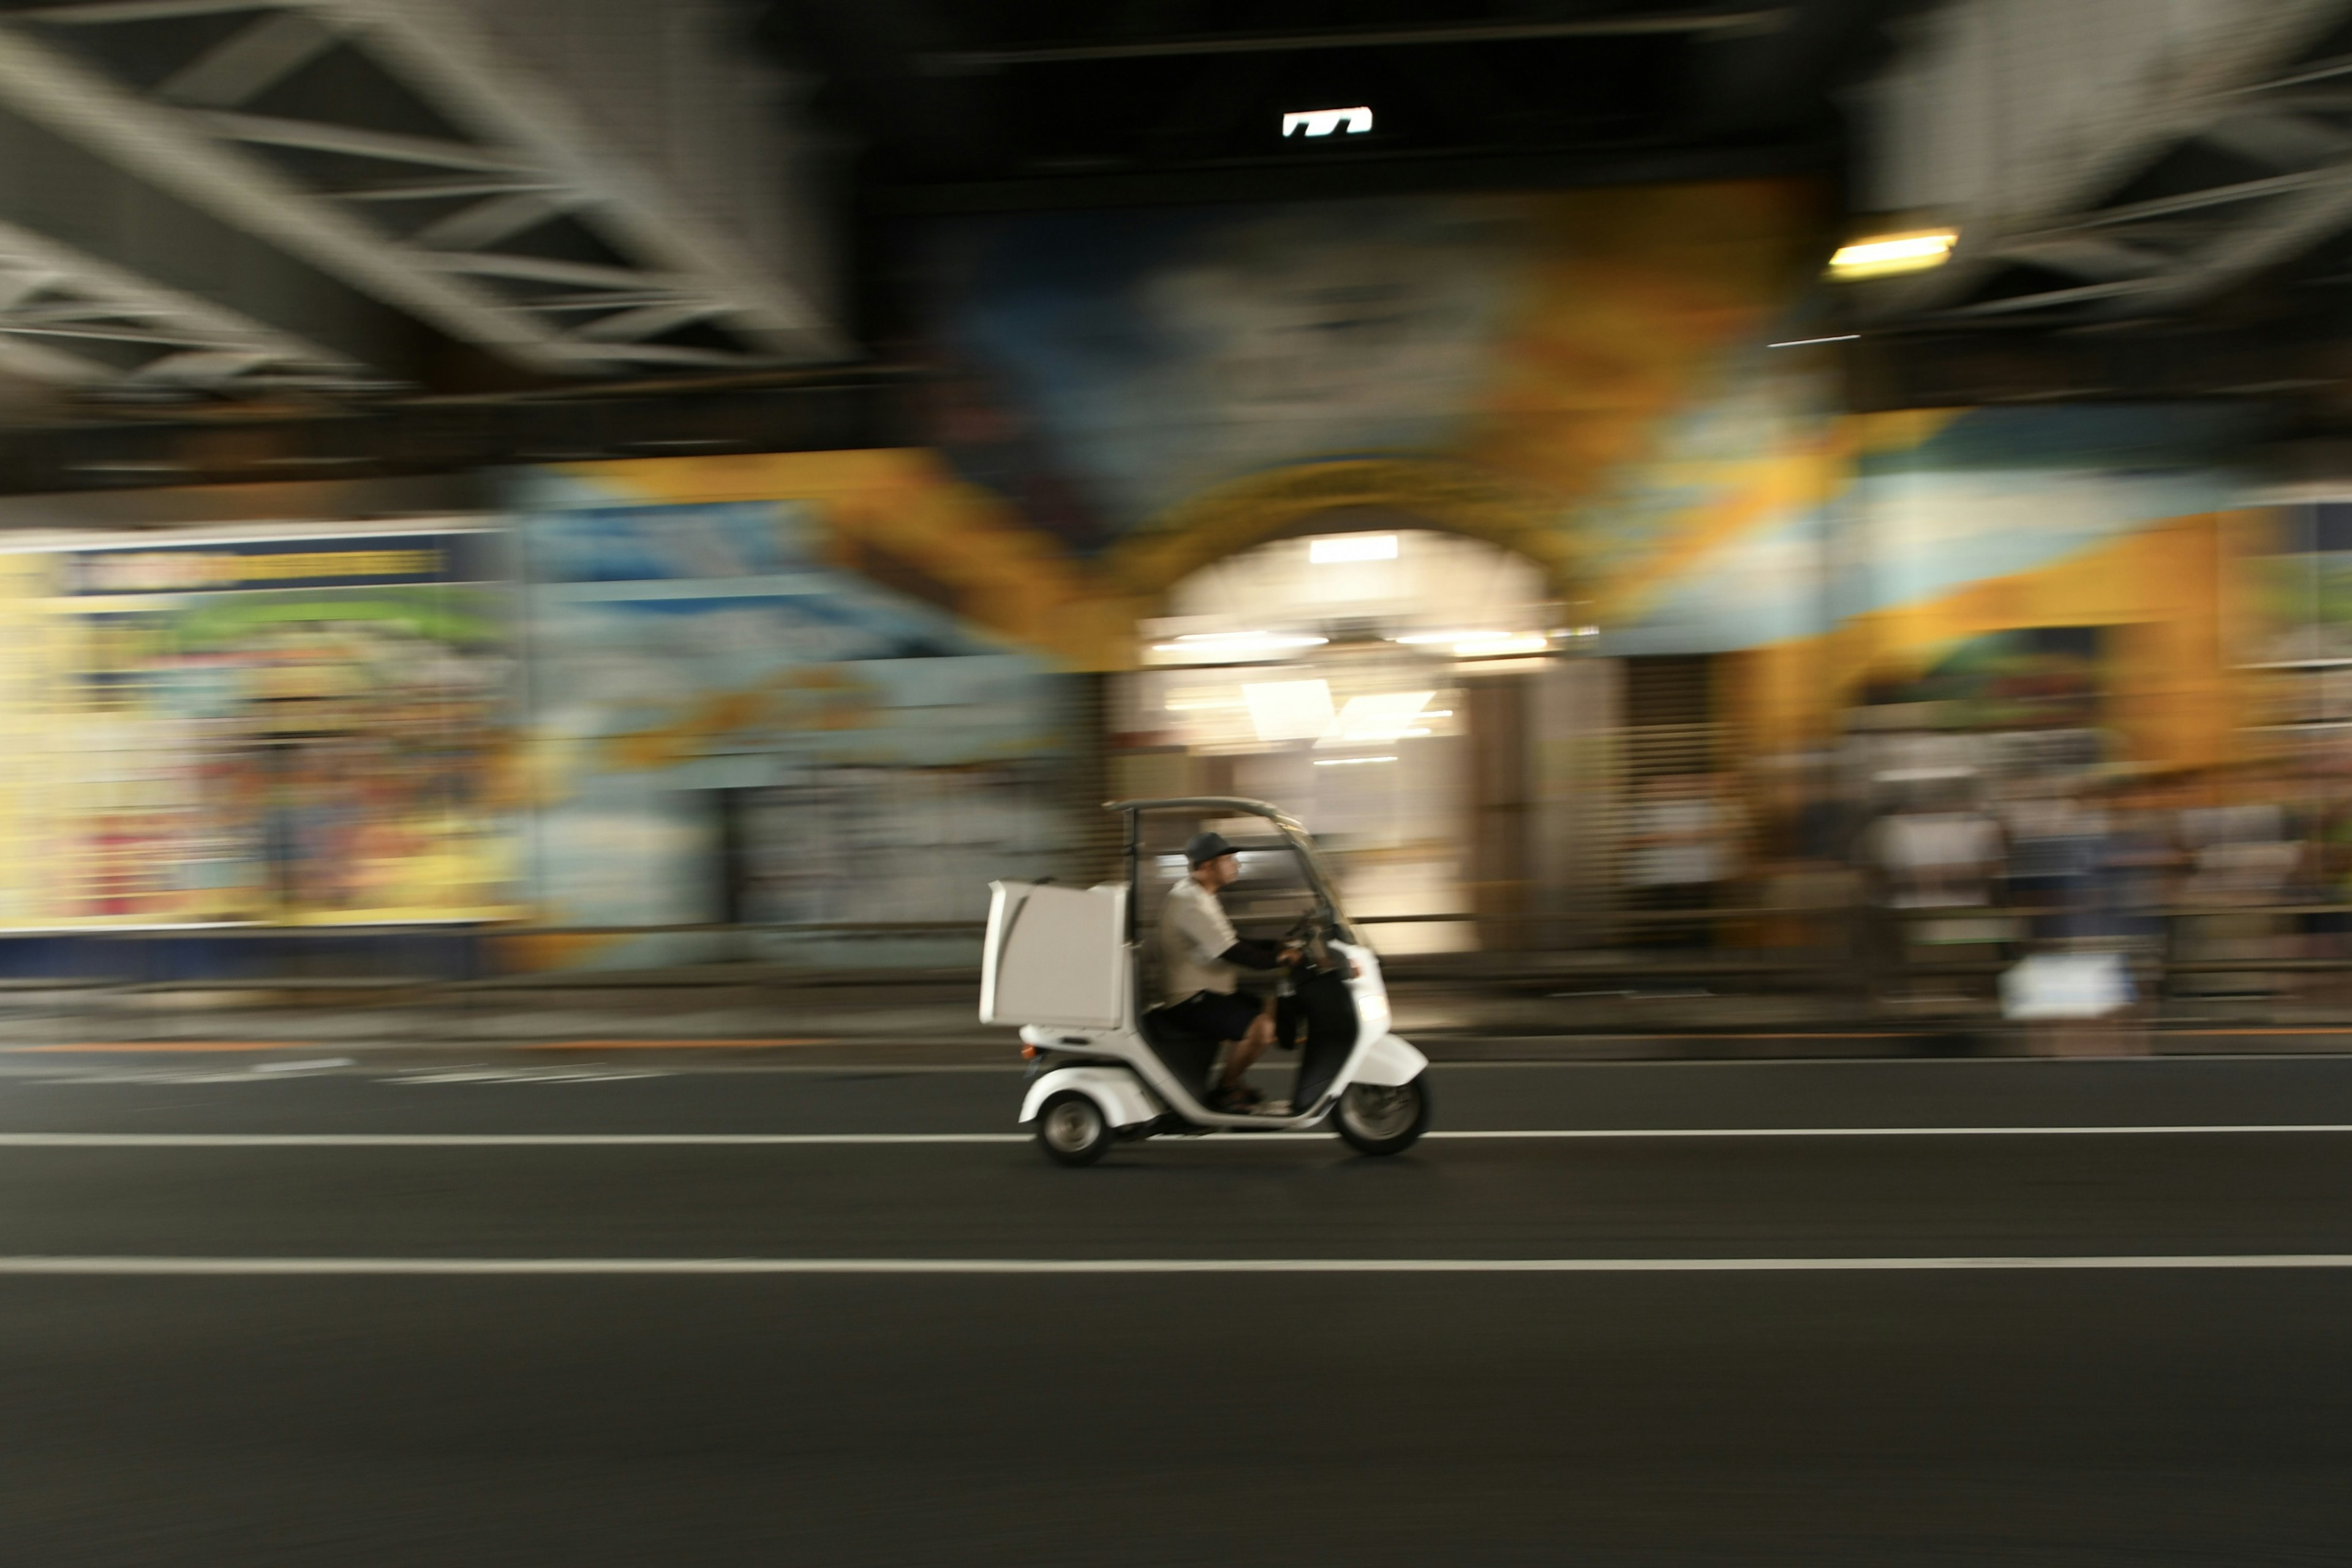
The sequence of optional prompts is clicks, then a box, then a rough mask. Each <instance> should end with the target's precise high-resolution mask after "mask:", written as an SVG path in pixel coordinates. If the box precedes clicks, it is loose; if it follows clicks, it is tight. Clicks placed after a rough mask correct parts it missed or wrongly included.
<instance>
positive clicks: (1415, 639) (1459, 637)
mask: <svg viewBox="0 0 2352 1568" xmlns="http://www.w3.org/2000/svg"><path fill="white" fill-rule="evenodd" d="M1501 635H1502V634H1501V633H1499V632H1412V633H1408V634H1407V635H1405V636H1403V637H1391V638H1390V639H1389V640H1390V641H1391V642H1397V643H1402V644H1404V645H1405V646H1406V647H1422V646H1423V645H1424V644H1435V643H1451V642H1462V641H1464V640H1465V639H1467V638H1470V637H1500V636H1501Z"/></svg>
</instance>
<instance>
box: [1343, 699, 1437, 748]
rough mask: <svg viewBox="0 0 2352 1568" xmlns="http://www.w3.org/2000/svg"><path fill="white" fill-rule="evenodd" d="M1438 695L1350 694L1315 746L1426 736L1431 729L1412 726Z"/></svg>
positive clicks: (1358, 743) (1357, 743)
mask: <svg viewBox="0 0 2352 1568" xmlns="http://www.w3.org/2000/svg"><path fill="white" fill-rule="evenodd" d="M1436 695H1437V693H1436V692H1434V691H1381V692H1373V693H1367V694H1366V695H1364V696H1361V697H1350V698H1349V699H1348V704H1347V706H1346V707H1344V708H1342V709H1340V710H1339V717H1338V718H1336V719H1334V720H1333V721H1331V727H1330V730H1329V731H1328V733H1326V734H1325V735H1324V737H1323V739H1322V740H1320V741H1318V742H1316V745H1317V746H1318V748H1319V747H1323V746H1343V745H1348V744H1350V743H1353V744H1356V745H1361V744H1362V743H1363V742H1367V741H1395V740H1400V739H1402V738H1403V737H1404V736H1406V735H1411V734H1423V735H1425V734H1427V733H1429V731H1426V730H1418V731H1417V730H1414V729H1412V728H1411V726H1412V724H1413V723H1415V722H1416V721H1418V720H1419V719H1420V717H1421V712H1422V710H1423V708H1424V707H1426V706H1427V705H1428V703H1429V700H1430V699H1431V698H1433V697H1434V696H1436Z"/></svg>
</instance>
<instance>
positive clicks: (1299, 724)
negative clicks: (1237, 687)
mask: <svg viewBox="0 0 2352 1568" xmlns="http://www.w3.org/2000/svg"><path fill="white" fill-rule="evenodd" d="M1242 696H1243V697H1244V699H1245V700H1247V701H1248V703H1249V711H1250V728H1252V729H1254V730H1255V731H1257V738H1258V739H1259V740H1261V741H1311V740H1314V739H1315V738H1316V737H1317V736H1318V735H1320V734H1322V733H1323V732H1324V731H1326V730H1328V729H1329V728H1330V727H1331V721H1332V719H1333V718H1335V717H1336V714H1335V713H1334V712H1333V710H1332V708H1331V688H1330V687H1329V686H1328V684H1326V683H1325V682H1323V681H1320V680H1261V681H1253V682H1251V683H1249V684H1247V685H1244V687H1243V688H1242Z"/></svg>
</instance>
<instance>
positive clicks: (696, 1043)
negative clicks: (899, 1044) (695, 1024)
mask: <svg viewBox="0 0 2352 1568" xmlns="http://www.w3.org/2000/svg"><path fill="white" fill-rule="evenodd" d="M835 1043H836V1042H835V1041H832V1040H816V1039H808V1040H786V1039H769V1040H531V1041H528V1042H526V1043H524V1044H521V1045H517V1046H512V1047H508V1048H509V1049H511V1050H518V1051H698V1050H706V1049H708V1050H727V1051H742V1050H759V1049H761V1048H763V1047H770V1046H830V1045H834V1044H835Z"/></svg>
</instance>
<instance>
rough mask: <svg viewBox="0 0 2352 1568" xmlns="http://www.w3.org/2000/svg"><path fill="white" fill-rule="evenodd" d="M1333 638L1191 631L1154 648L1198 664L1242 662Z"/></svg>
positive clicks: (1325, 641)
mask: <svg viewBox="0 0 2352 1568" xmlns="http://www.w3.org/2000/svg"><path fill="white" fill-rule="evenodd" d="M1330 640H1331V639H1330V638H1328V637H1306V636H1296V637H1294V636H1288V635H1285V634H1280V633H1276V632H1192V633H1188V634H1186V635H1185V636H1183V637H1178V638H1177V639H1176V640H1175V641H1174V642H1156V643H1153V644H1152V645H1151V651H1152V652H1154V653H1176V654H1182V655H1184V656H1185V657H1186V658H1188V659H1190V660H1192V662H1194V663H1196V664H1218V663H1241V662H1244V661H1247V660H1249V659H1254V658H1265V657H1266V656H1267V655H1269V654H1275V653H1279V652H1281V651H1282V650H1284V649H1285V648H1300V647H1322V646H1323V645H1324V644H1325V643H1327V642H1328V641H1330Z"/></svg>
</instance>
